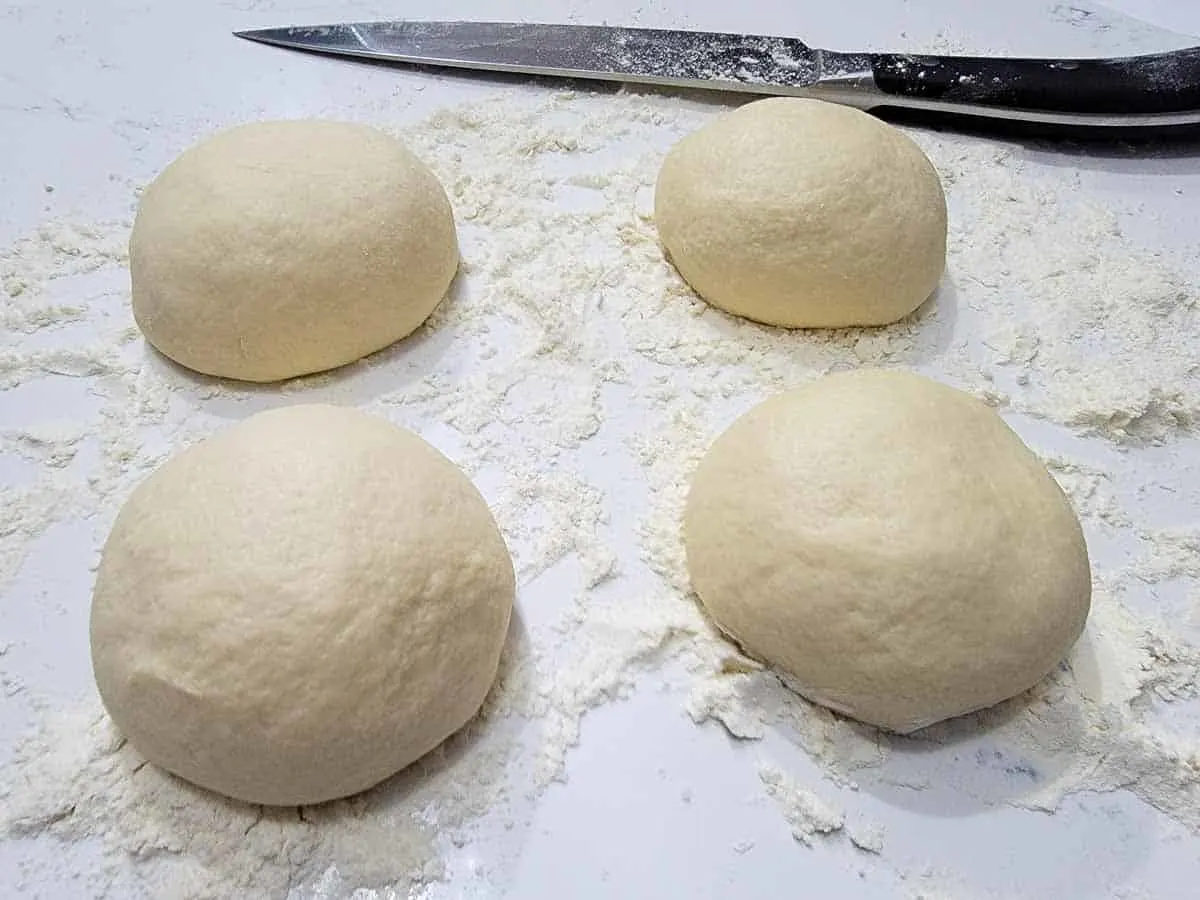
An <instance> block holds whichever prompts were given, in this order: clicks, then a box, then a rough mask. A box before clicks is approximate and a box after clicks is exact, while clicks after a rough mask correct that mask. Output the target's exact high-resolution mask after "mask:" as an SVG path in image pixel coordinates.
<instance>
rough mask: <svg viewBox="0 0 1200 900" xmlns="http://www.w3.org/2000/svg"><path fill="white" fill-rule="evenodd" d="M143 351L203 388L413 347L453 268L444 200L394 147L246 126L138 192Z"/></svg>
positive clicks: (377, 135) (136, 265)
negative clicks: (151, 350) (146, 346)
mask: <svg viewBox="0 0 1200 900" xmlns="http://www.w3.org/2000/svg"><path fill="white" fill-rule="evenodd" d="M129 268H130V274H131V277H132V283H133V314H134V317H135V318H136V320H137V323H138V325H139V326H140V327H141V329H142V331H143V333H145V335H146V339H147V340H148V341H150V343H151V344H153V345H154V346H155V347H156V348H158V350H159V351H161V352H162V353H163V354H165V355H166V356H169V357H170V358H171V359H173V360H175V361H176V362H178V363H180V364H181V365H184V366H187V367H188V368H190V369H195V370H196V371H198V372H204V373H206V374H208V375H219V376H222V377H225V378H238V379H242V380H244V381H276V380H278V379H281V378H292V377H294V376H297V375H304V374H307V373H309V372H319V371H322V370H324V369H331V368H334V367H335V366H341V365H344V364H346V363H349V362H353V361H354V360H356V359H360V358H361V357H363V356H366V355H367V354H369V353H372V352H374V351H376V350H379V349H381V348H383V347H386V346H387V345H388V344H391V343H392V342H394V341H397V340H399V339H400V338H402V337H404V336H405V335H407V334H409V333H411V332H412V331H414V330H415V329H416V328H417V326H419V325H420V324H421V323H422V322H424V321H425V319H426V318H427V317H428V316H429V314H430V313H431V312H432V311H433V309H434V307H436V306H437V305H438V303H439V302H440V301H441V299H442V297H443V296H444V295H445V294H446V290H447V288H448V287H449V285H450V282H451V280H452V279H453V277H454V273H455V271H456V270H457V268H458V241H457V237H456V235H455V230H454V219H453V217H452V214H451V211H450V203H449V201H448V200H447V199H446V192H445V191H444V190H443V189H442V186H441V184H440V183H439V182H438V180H437V178H436V177H434V174H433V173H432V172H431V171H430V170H429V169H428V167H426V165H425V164H424V163H422V162H421V161H420V160H419V159H417V157H415V156H414V155H413V154H412V153H410V152H409V151H408V150H407V149H406V148H405V147H404V145H403V144H401V143H400V142H399V141H397V140H396V139H394V138H391V137H389V136H388V135H386V134H384V133H383V132H381V131H377V130H375V129H374V128H368V127H366V126H364V125H353V124H347V123H340V122H322V121H286V122H259V123H255V124H252V125H243V126H240V127H238V128H233V129H231V130H229V131H225V132H222V133H220V134H217V135H216V136H215V137H212V138H209V139H208V140H206V141H204V142H202V143H200V144H198V145H197V146H195V147H193V148H192V149H190V150H188V151H187V152H185V153H184V154H183V155H182V156H180V157H179V158H178V159H177V160H175V162H173V163H171V165H169V166H168V167H167V168H166V169H165V170H164V171H163V173H162V174H161V175H159V176H158V178H156V179H155V180H154V182H153V183H151V184H150V186H149V187H147V188H146V190H145V193H143V194H142V199H141V203H140V205H139V207H138V213H137V219H136V221H135V222H134V226H133V235H132V237H131V238H130V244H129Z"/></svg>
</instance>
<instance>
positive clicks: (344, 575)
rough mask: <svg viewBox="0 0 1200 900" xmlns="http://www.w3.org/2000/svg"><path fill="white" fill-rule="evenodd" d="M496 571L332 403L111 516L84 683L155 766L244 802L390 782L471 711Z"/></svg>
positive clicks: (485, 531) (243, 428)
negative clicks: (90, 679)
mask: <svg viewBox="0 0 1200 900" xmlns="http://www.w3.org/2000/svg"><path fill="white" fill-rule="evenodd" d="M513 592H514V578H513V569H512V561H511V559H510V557H509V554H508V551H507V550H506V548H505V545H504V540H503V539H502V538H501V536H500V532H499V531H498V530H497V528H496V524H495V522H494V521H493V519H492V517H491V514H490V513H489V512H488V508H487V506H486V505H485V503H484V501H483V498H482V497H481V496H480V495H479V493H478V491H476V490H475V488H474V487H473V486H472V485H471V483H470V481H468V480H467V478H466V477H465V476H464V475H463V474H462V472H460V471H459V470H458V468H456V467H455V466H454V464H453V463H451V462H450V461H449V460H447V459H446V458H445V457H444V456H442V455H441V454H440V453H438V452H437V451H436V450H434V449H433V448H432V447H430V446H429V445H428V444H426V443H425V442H424V441H423V440H421V439H420V438H419V437H417V436H416V435H414V434H411V433H409V432H407V431H404V430H402V429H400V428H397V427H395V426H393V425H391V424H389V423H387V422H385V421H383V420H381V419H376V418H374V417H372V416H368V415H366V414H364V413H361V412H357V411H354V410H350V409H341V408H337V407H331V406H293V407H288V408H284V409H279V410H274V411H271V412H265V413H261V414H259V415H256V416H254V417H253V418H251V419H248V420H247V421H245V422H242V423H240V424H238V425H235V426H233V427H232V428H229V429H227V430H225V431H223V432H220V433H219V434H217V435H216V436H214V437H212V438H209V439H208V440H206V441H203V442H202V443H200V444H198V445H196V446H194V447H191V448H190V449H188V450H185V451H184V452H182V453H180V454H179V455H178V456H175V457H174V458H172V459H171V460H170V461H168V462H167V463H166V464H165V465H164V466H163V467H162V468H161V469H159V470H158V471H157V472H155V473H154V474H153V475H151V476H150V478H148V479H147V480H146V481H145V482H143V483H142V484H141V485H140V486H139V487H138V488H137V489H136V490H135V491H134V492H133V494H132V496H131V497H130V498H129V500H128V502H127V503H126V504H125V506H124V507H123V508H122V510H121V512H120V514H119V515H118V517H117V521H116V524H115V525H114V526H113V530H112V533H111V534H110V535H109V538H108V542H107V543H106V544H105V547H104V553H103V556H102V559H101V563H100V571H99V574H98V576H97V580H96V589H95V594H94V597H93V601H92V619H91V640H92V665H93V668H94V670H95V675H96V684H97V686H98V687H99V689H100V695H101V697H102V698H103V700H104V704H105V706H106V707H107V708H108V711H109V713H110V714H111V716H112V718H113V721H114V722H115V723H116V725H117V727H118V728H119V729H120V730H121V731H122V732H123V733H124V735H125V736H126V737H127V738H128V739H129V741H130V742H131V743H132V744H133V746H134V747H135V748H137V750H138V751H139V752H140V753H141V754H143V755H144V756H145V757H146V758H147V759H148V760H150V761H151V762H153V763H155V764H157V765H159V766H161V767H162V768H164V769H167V770H168V771H171V772H174V773H175V774H176V775H180V776H182V777H183V778H186V779H187V780H188V781H192V782H194V783H196V784H199V785H201V786H203V787H206V788H209V789H211V790H214V791H218V792H220V793H222V794H226V795H228V796H230V797H235V798H237V799H239V800H244V801H247V802H250V803H266V804H278V805H293V804H309V803H318V802H320V801H323V800H331V799H333V798H335V797H343V796H346V795H348V794H354V793H357V792H358V791H362V790H364V789H366V788H368V787H370V786H371V785H373V784H376V783H377V782H379V781H382V780H383V779H385V778H387V777H388V776H390V775H392V774H393V773H395V772H397V771H399V770H400V769H403V768H404V767H405V766H407V765H408V764H409V763H411V762H413V761H414V760H416V759H418V758H419V757H420V756H422V755H423V754H425V753H427V752H429V751H430V750H432V749H433V748H434V747H436V746H437V745H438V744H439V743H441V742H442V741H443V740H445V738H447V737H448V736H449V735H451V734H452V733H454V732H455V731H456V730H458V729H459V728H460V727H461V726H462V725H463V724H464V723H465V722H466V721H467V720H468V719H470V718H471V717H472V716H473V715H474V714H475V712H476V711H477V710H478V709H479V706H480V704H481V703H482V702H483V699H484V696H485V695H486V694H487V692H488V689H489V688H490V686H491V684H492V681H493V679H494V678H495V675H496V669H497V666H498V664H499V659H500V650H501V647H502V645H503V644H504V640H505V632H506V630H507V627H508V619H509V614H510V611H511V609H512V602H513Z"/></svg>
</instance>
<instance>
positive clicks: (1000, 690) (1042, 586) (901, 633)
mask: <svg viewBox="0 0 1200 900" xmlns="http://www.w3.org/2000/svg"><path fill="white" fill-rule="evenodd" d="M684 537H685V544H686V549H687V563H688V570H689V572H690V574H691V578H692V585H693V587H694V588H695V590H696V593H697V594H699V596H700V600H701V602H702V603H703V604H704V607H705V608H706V609H707V610H708V612H709V614H710V615H711V616H712V618H713V619H714V620H715V621H716V623H717V624H718V625H719V626H720V627H721V629H722V630H724V631H725V632H726V633H728V634H729V635H730V636H732V637H733V638H734V639H735V640H736V641H737V642H738V643H740V644H741V645H742V646H743V647H744V648H745V649H746V650H747V651H748V652H749V653H750V654H751V655H753V656H756V657H758V658H760V659H763V660H766V661H767V662H768V663H770V664H772V665H774V666H776V667H778V668H779V669H781V670H783V671H784V672H786V673H788V674H789V675H791V676H792V682H791V683H792V685H793V686H794V687H795V688H796V689H798V690H799V691H800V692H801V693H802V694H804V695H805V696H807V697H809V698H810V699H812V700H814V701H816V702H818V703H821V704H823V705H825V706H828V707H830V708H832V709H835V710H837V711H838V712H841V713H844V714H846V715H848V716H851V717H853V718H855V719H860V720H862V721H864V722H869V723H871V724H873V725H878V726H880V727H882V728H886V729H888V730H891V731H896V732H901V733H904V732H910V731H914V730H916V729H918V728H923V727H924V726H926V725H930V724H932V723H934V722H937V721H939V720H941V719H947V718H950V717H952V716H958V715H962V714H963V713H968V712H971V711H972V710H976V709H981V708H983V707H985V706H991V705H992V704H994V703H999V702H1000V701H1001V700H1005V699H1007V698H1009V697H1013V696H1016V695H1017V694H1019V693H1021V692H1022V691H1024V690H1026V689H1027V688H1030V687H1032V686H1033V685H1034V684H1035V683H1036V682H1038V681H1039V680H1040V679H1041V678H1042V677H1043V676H1044V675H1046V673H1047V672H1049V671H1050V670H1051V669H1052V668H1054V666H1055V665H1057V664H1058V662H1059V661H1060V660H1061V659H1062V658H1063V657H1064V656H1065V655H1066V654H1067V652H1068V651H1069V650H1070V648H1071V645H1072V644H1073V643H1074V642H1075V640H1076V638H1078V637H1079V634H1080V632H1081V631H1082V630H1083V625H1084V622H1085V620H1086V619H1087V615H1088V608H1089V605H1090V600H1091V574H1090V570H1089V564H1088V556H1087V548H1086V546H1085V544H1084V540H1083V532H1082V531H1081V529H1080V527H1079V521H1078V519H1077V518H1076V516H1075V512H1074V510H1073V509H1072V508H1071V505H1070V503H1069V501H1068V500H1067V498H1066V496H1065V495H1064V494H1063V492H1062V490H1061V489H1060V488H1059V487H1058V485H1057V483H1056V482H1055V481H1054V479H1053V478H1052V477H1051V476H1050V474H1049V473H1048V472H1047V471H1046V468H1045V466H1043V465H1042V463H1041V460H1039V459H1038V457H1037V456H1036V455H1035V454H1034V453H1033V452H1032V451H1031V450H1030V449H1029V448H1028V447H1026V446H1025V444H1024V443H1022V442H1021V439H1020V438H1019V437H1018V436H1017V435H1016V434H1015V433H1014V432H1013V431H1012V430H1011V429H1010V428H1009V427H1008V426H1007V425H1006V424H1005V423H1004V421H1003V420H1002V419H1001V418H1000V417H999V416H998V415H996V413H995V412H994V411H993V410H991V409H990V408H989V407H987V406H985V405H984V404H983V403H980V402H979V401H978V400H976V399H974V398H973V397H970V396H969V395H967V394H964V393H962V392H961V391H957V390H955V389H953V388H950V387H946V386H945V385H942V384H938V383H937V382H935V381H930V380H929V379H927V378H923V377H921V376H918V375H913V374H908V373H903V372H890V371H879V370H860V371H856V372H850V373H845V374H838V375H831V376H828V377H825V378H821V379H819V380H817V381H815V382H812V383H810V384H807V385H804V386H803V387H800V388H796V389H794V390H791V391H788V392H786V393H783V394H780V395H778V396H775V397H773V398H771V399H769V400H767V401H765V402H763V403H761V404H759V405H758V406H756V407H754V408H753V409H751V410H750V411H749V412H748V413H746V414H745V415H744V416H742V417H741V418H740V419H738V420H737V421H736V422H735V423H734V424H733V425H732V426H730V428H729V429H728V430H727V431H726V432H725V433H724V434H722V435H721V436H720V437H718V438H717V440H716V441H715V442H714V443H713V445H712V447H711V448H710V449H709V450H708V452H707V454H706V455H705V456H704V458H703V459H702V460H701V462H700V465H699V468H698V469H697V471H696V475H695V478H694V479H693V482H692V485H691V489H690V492H689V495H688V499H687V505H686V509H685V513H684Z"/></svg>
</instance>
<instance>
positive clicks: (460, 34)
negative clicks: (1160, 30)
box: [234, 21, 1200, 131]
mask: <svg viewBox="0 0 1200 900" xmlns="http://www.w3.org/2000/svg"><path fill="white" fill-rule="evenodd" d="M234 33H235V34H236V35H237V36H238V37H241V38H246V39H248V40H251V41H258V42H260V43H263V44H272V45H275V46H278V47H287V48H291V49H296V50H307V51H311V52H315V53H324V54H331V55H334V56H350V57H361V58H364V59H371V60H378V61H386V62H394V63H405V64H411V65H420V66H435V67H450V68H459V69H475V70H483V71H489V72H516V73H522V74H527V75H543V76H554V77H563V78H576V79H584V80H602V81H620V82H629V83H636V84H652V85H666V86H670V87H680V88H704V89H712V90H723V91H741V92H748V93H755V94H773V95H785V96H801V97H813V98H816V99H820V100H828V101H832V102H834V103H842V104H846V105H849V106H854V107H858V108H859V109H864V110H871V111H876V112H878V111H884V110H888V109H897V108H899V109H907V110H918V111H924V112H933V113H949V114H954V115H959V116H971V117H976V118H977V119H978V118H983V119H991V120H1009V121H1015V122H1025V123H1037V124H1043V125H1050V126H1073V127H1082V128H1084V129H1086V130H1100V131H1104V130H1114V129H1117V128H1121V129H1124V128H1146V127H1164V126H1180V125H1196V124H1200V46H1198V47H1190V48H1187V49H1182V50H1173V51H1169V52H1165V53H1153V54H1147V55H1141V56H1126V57H1115V58H1096V59H1033V58H1020V59H1017V58H1014V59H1005V58H990V57H979V56H928V55H911V54H902V53H839V52H834V51H830V50H818V49H816V48H813V47H809V46H808V45H807V44H805V43H803V42H802V41H800V40H797V39H796V38H789V37H770V36H762V35H744V34H729V33H721V32H705V31H676V30H667V29H653V28H618V27H608V26H599V25H534V24H519V23H512V22H420V21H393V22H359V23H351V24H341V25H318V26H306V27H290V28H266V29H260V30H255V31H238V32H234Z"/></svg>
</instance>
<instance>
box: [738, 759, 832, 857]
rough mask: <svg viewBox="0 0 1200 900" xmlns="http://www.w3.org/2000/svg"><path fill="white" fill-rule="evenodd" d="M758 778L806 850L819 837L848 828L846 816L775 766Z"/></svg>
mask: <svg viewBox="0 0 1200 900" xmlns="http://www.w3.org/2000/svg"><path fill="white" fill-rule="evenodd" d="M758 779H759V781H761V782H762V783H763V787H764V788H765V789H766V792H767V796H768V797H770V798H771V799H772V800H774V801H775V802H776V803H777V804H778V805H779V809H780V811H781V812H782V813H783V817H784V819H786V820H787V823H788V825H789V826H791V829H792V837H794V838H795V839H796V840H797V841H799V842H800V843H801V844H804V845H805V846H806V847H811V846H812V844H813V841H815V840H817V839H818V838H823V837H828V836H829V835H831V834H837V833H839V832H841V831H842V829H843V827H844V826H845V824H846V815H845V813H843V812H842V811H841V810H837V809H834V808H833V807H831V806H830V805H829V804H828V803H826V802H825V801H824V800H822V799H821V798H819V797H818V796H817V795H816V794H814V793H813V792H812V791H810V790H809V789H808V788H806V787H802V786H801V785H800V784H798V783H797V782H796V781H795V780H793V779H792V778H791V777H790V776H789V775H787V774H786V773H784V772H782V771H780V770H779V769H777V768H775V767H774V766H768V765H763V766H760V767H759V769H758Z"/></svg>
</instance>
